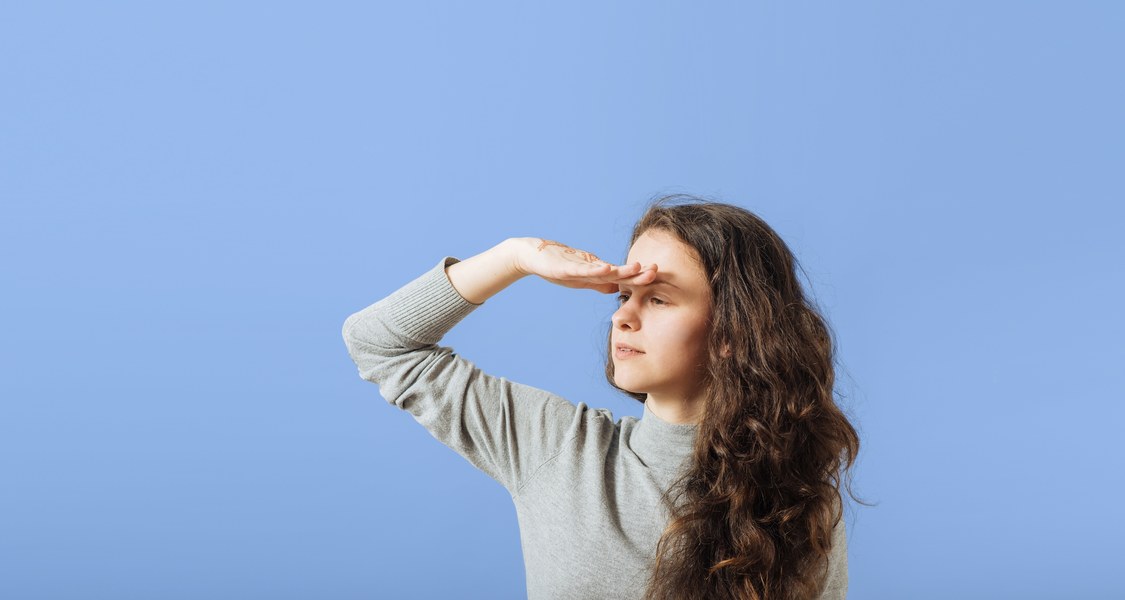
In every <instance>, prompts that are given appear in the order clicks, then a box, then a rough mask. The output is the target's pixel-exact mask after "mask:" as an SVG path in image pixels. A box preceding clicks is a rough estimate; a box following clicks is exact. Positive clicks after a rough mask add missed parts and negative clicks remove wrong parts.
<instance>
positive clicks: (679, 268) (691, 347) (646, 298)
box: [610, 229, 711, 402]
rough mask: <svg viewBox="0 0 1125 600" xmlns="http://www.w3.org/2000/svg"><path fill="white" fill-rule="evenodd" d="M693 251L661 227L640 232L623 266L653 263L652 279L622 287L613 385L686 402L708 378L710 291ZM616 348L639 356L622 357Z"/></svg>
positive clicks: (615, 317)
mask: <svg viewBox="0 0 1125 600" xmlns="http://www.w3.org/2000/svg"><path fill="white" fill-rule="evenodd" d="M695 256H696V253H695V250H694V249H693V248H691V247H690V246H687V245H686V244H684V243H683V242H681V241H680V240H679V239H678V238H676V237H675V236H674V235H673V234H671V233H668V232H666V231H664V230H660V229H650V230H648V231H646V232H644V233H643V234H641V235H640V236H639V237H638V238H637V241H636V242H634V243H633V246H632V248H630V249H629V256H628V258H627V259H626V261H625V264H632V263H633V262H636V261H639V262H640V263H641V264H642V265H645V266H647V265H649V264H652V263H656V265H657V268H656V279H655V280H654V281H653V282H652V283H650V284H645V285H632V284H621V285H620V286H619V287H620V294H621V295H619V296H618V305H619V308H618V309H617V312H615V313H614V314H613V332H612V334H611V335H610V339H611V340H612V342H613V344H612V346H611V355H612V359H613V369H614V375H613V378H614V383H615V384H616V385H617V387H620V388H622V389H624V390H627V391H630V392H634V393H642V394H648V395H649V399H650V400H653V399H655V400H657V401H658V402H665V401H671V402H690V401H692V400H694V399H695V396H696V395H697V394H698V392H699V389H700V387H701V386H702V384H703V382H704V381H705V378H706V366H705V365H706V361H707V329H708V321H709V319H710V316H711V290H710V287H709V286H708V284H707V278H706V275H705V274H704V272H703V269H702V267H701V266H700V265H699V264H698V263H696V262H695V260H694V259H693V257H695ZM619 344H628V345H630V346H633V347H634V348H637V349H638V350H641V351H642V352H643V353H640V354H631V355H626V356H622V355H621V354H620V353H619V352H618V345H619Z"/></svg>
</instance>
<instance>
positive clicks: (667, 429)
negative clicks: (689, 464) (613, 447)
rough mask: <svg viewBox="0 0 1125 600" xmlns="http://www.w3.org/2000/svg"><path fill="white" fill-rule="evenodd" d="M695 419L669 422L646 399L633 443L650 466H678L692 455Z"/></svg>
mask: <svg viewBox="0 0 1125 600" xmlns="http://www.w3.org/2000/svg"><path fill="white" fill-rule="evenodd" d="M698 429H699V426H698V425H696V424H694V423H688V424H676V423H669V422H668V421H664V420H662V419H661V418H660V417H658V416H656V414H655V413H653V412H652V411H651V410H650V409H649V406H648V403H647V402H646V403H645V405H644V414H643V415H641V418H640V420H638V421H637V424H636V425H635V427H634V429H633V435H632V439H631V443H630V446H631V447H632V448H633V451H634V452H635V453H636V454H637V456H638V457H640V459H641V460H642V461H644V462H645V464H646V465H648V466H649V467H655V468H658V469H660V470H664V471H668V470H676V469H679V468H680V467H681V466H683V464H684V462H685V461H686V460H687V459H688V458H689V457H690V456H691V451H692V445H693V444H694V443H695V433H696V431H697V430H698Z"/></svg>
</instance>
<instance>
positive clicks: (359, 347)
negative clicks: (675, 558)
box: [342, 256, 587, 497]
mask: <svg viewBox="0 0 1125 600" xmlns="http://www.w3.org/2000/svg"><path fill="white" fill-rule="evenodd" d="M457 262H460V259H457V258H454V257H451V256H446V257H445V258H443V259H442V260H441V261H440V262H439V263H438V264H437V265H436V266H434V267H433V268H432V269H430V270H429V271H427V272H426V273H424V274H422V275H421V276H419V277H418V278H416V279H414V280H413V281H411V282H409V283H407V284H406V285H404V286H402V287H401V288H399V289H398V290H396V291H394V292H392V293H391V294H390V295H389V296H387V297H385V298H383V299H382V300H379V301H378V302H375V303H374V304H372V305H370V306H368V307H367V308H364V309H363V310H361V311H359V312H357V313H355V314H353V315H351V316H349V317H348V318H347V319H346V320H345V321H344V326H343V330H342V333H343V337H344V343H345V345H346V346H347V349H348V354H349V355H350V356H351V358H352V360H353V361H354V362H355V364H356V367H357V368H358V370H359V375H360V377H361V378H363V379H365V380H367V381H370V382H372V383H375V384H377V385H378V386H379V392H380V393H381V394H382V396H383V398H384V399H386V401H387V402H388V403H389V404H392V405H394V406H396V407H398V408H400V409H402V410H405V411H407V412H409V413H410V414H411V415H413V417H414V419H415V420H416V421H417V422H418V423H419V424H421V425H422V426H423V427H425V428H426V429H427V430H428V431H429V432H430V434H431V435H433V437H434V438H436V439H437V440H439V441H440V442H442V443H443V444H445V445H446V446H448V447H449V448H451V449H452V450H454V451H456V452H457V453H458V454H460V455H461V456H462V457H464V458H465V459H466V460H468V461H469V462H470V463H472V464H473V465H474V466H475V467H476V468H478V469H480V470H481V471H483V472H484V473H485V474H487V475H488V476H490V477H492V478H493V479H495V480H496V481H498V482H499V483H500V484H501V485H503V486H504V487H505V488H507V489H508V491H509V493H511V495H512V496H513V497H515V496H516V495H518V493H519V490H520V488H522V487H523V485H524V484H525V483H526V482H527V481H528V480H529V479H530V478H531V477H533V476H534V475H535V473H536V471H537V469H538V467H540V466H542V465H543V464H545V463H546V462H547V461H549V460H550V459H551V458H553V457H554V456H555V455H557V454H558V453H559V452H561V451H562V450H563V449H564V448H565V447H566V444H567V443H568V442H569V441H570V440H572V439H573V438H575V437H576V436H577V435H578V434H579V433H581V431H582V428H583V427H584V426H585V419H586V413H587V407H586V404H585V403H579V404H578V405H577V406H575V405H574V404H572V403H571V402H570V401H568V400H566V399H564V398H562V397H560V396H557V395H555V394H552V393H550V392H547V391H544V390H541V389H538V388H534V387H531V386H528V385H523V384H520V383H516V382H514V381H510V380H508V379H507V378H505V377H494V376H492V375H489V374H487V373H484V372H483V371H481V370H480V369H478V368H477V367H476V366H475V365H474V364H473V363H472V362H471V361H469V360H467V359H465V358H464V357H462V356H459V355H458V354H457V353H456V352H454V350H453V349H452V348H449V347H447V346H440V345H438V344H437V343H438V342H439V341H440V340H441V339H442V337H443V336H444V335H445V334H446V333H447V332H448V331H449V330H450V329H452V328H453V326H454V325H456V324H457V323H459V322H460V321H461V320H462V319H464V318H465V317H466V316H468V314H469V313H471V312H473V311H474V310H476V309H477V307H480V306H483V304H474V303H471V302H469V301H468V300H466V299H465V298H464V297H462V296H461V294H460V293H458V292H457V289H456V288H454V287H453V284H452V283H451V282H450V281H449V277H448V275H447V274H446V272H445V268H446V267H447V266H449V265H452V264H455V263H457Z"/></svg>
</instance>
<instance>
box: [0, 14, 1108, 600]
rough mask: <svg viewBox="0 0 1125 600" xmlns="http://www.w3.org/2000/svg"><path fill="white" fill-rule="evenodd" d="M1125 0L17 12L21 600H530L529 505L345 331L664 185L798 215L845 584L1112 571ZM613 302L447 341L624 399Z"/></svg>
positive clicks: (4, 563)
mask: <svg viewBox="0 0 1125 600" xmlns="http://www.w3.org/2000/svg"><path fill="white" fill-rule="evenodd" d="M1123 31H1125V8H1123V7H1122V5H1121V4H1120V3H1117V2H1109V1H1107V2H1082V1H1068V2H1015V1H1010V2H988V1H978V2H966V1H962V2H890V1H887V2H851V3H847V4H844V3H808V2H785V3H770V4H765V3H750V2H727V3H719V2H715V3H698V2H683V3H673V2H659V3H654V2H566V3H553V4H547V3H524V2H502V3H501V2H473V3H470V2H416V3H407V2H402V3H381V4H380V3H360V2H352V3H342V2H316V3H313V2H305V3H293V2H254V3H251V2H241V3H231V2H199V1H195V0H193V1H192V2H164V3H142V2H131V3H122V2H99V3H93V2H90V3H78V2H74V3H50V2H36V3H32V2H25V3H7V4H5V5H4V7H3V9H0V198H2V204H0V206H2V214H0V251H2V252H3V257H4V258H3V260H2V261H0V264H2V265H3V295H2V302H3V311H2V313H0V315H2V316H0V319H2V326H3V331H2V334H3V335H0V359H2V364H3V377H2V379H0V395H2V398H3V399H2V405H0V597H3V598H13V599H28V600H31V599H63V598H66V599H79V598H81V599H88V598H114V599H151V598H160V599H189V598H191V599H195V598H209V599H224V598H230V599H247V598H270V599H302V598H333V599H336V598H339V599H353V598H354V599H358V598H454V597H472V598H519V597H523V595H524V593H525V582H526V580H525V577H524V571H523V562H522V555H521V549H520V539H519V529H518V524H517V521H516V516H515V511H514V508H513V505H512V502H511V498H510V497H509V496H508V494H507V492H506V491H505V490H504V489H503V488H502V487H501V486H500V485H499V484H498V483H496V482H495V481H493V480H492V479H490V478H488V476H486V475H485V474H484V473H482V472H480V471H477V470H476V469H474V468H473V467H472V466H471V465H470V464H469V463H468V462H467V461H465V460H464V459H463V458H461V457H460V456H458V455H457V454H455V453H454V452H453V451H452V450H450V449H449V448H447V447H445V446H443V445H441V444H440V443H439V442H437V441H436V440H435V439H433V438H432V437H431V436H430V435H429V434H428V433H427V432H426V431H425V430H424V429H422V427H421V426H420V425H418V424H417V423H415V422H414V421H413V420H412V419H411V418H410V416H409V414H407V413H405V412H401V411H399V410H397V409H396V408H394V407H393V406H391V405H389V404H388V403H387V402H386V401H385V400H384V399H383V398H382V397H381V396H380V395H379V391H378V387H377V386H375V385H373V384H371V383H368V382H365V381H363V380H361V379H360V378H359V377H358V373H357V370H356V367H355V365H354V364H353V363H352V362H351V360H350V358H349V357H348V355H347V352H346V349H345V346H344V343H343V340H342V338H341V333H340V330H341V326H342V325H343V322H344V319H345V318H346V317H347V316H348V315H350V314H352V313H353V312H356V311H358V310H360V309H362V308H364V307H365V306H367V305H369V304H371V303H373V302H375V301H376V300H378V299H380V298H382V297H384V296H385V295H387V294H389V293H390V292H392V291H394V290H395V289H397V288H398V287H399V286H401V285H403V284H405V283H406V282H407V281H409V280H411V279H413V278H414V277H416V276H418V275H420V274H421V273H423V272H424V271H425V270H427V269H429V268H431V267H433V265H435V264H436V263H437V261H438V260H440V259H441V257H442V256H445V255H452V256H456V257H459V258H462V259H464V258H467V257H469V256H471V255H473V254H476V253H478V252H481V251H483V250H485V249H487V248H489V247H491V246H493V245H494V244H496V243H498V242H500V241H501V240H502V239H504V238H506V237H511V236H538V237H546V238H549V239H556V240H561V241H564V242H566V243H569V244H570V245H572V246H575V247H579V248H582V249H585V250H589V251H591V252H594V253H596V254H598V255H599V256H601V257H603V258H605V259H607V260H611V261H614V262H620V261H622V260H623V259H624V257H625V255H626V252H627V247H626V243H627V238H628V234H629V230H630V228H631V226H632V223H633V221H634V220H635V219H636V218H637V217H638V216H639V214H640V210H641V208H642V206H643V205H644V203H645V201H647V200H648V199H649V198H651V197H653V196H656V195H659V194H665V193H674V192H683V193H692V194H697V195H700V196H703V197H707V198H710V199H713V200H720V201H726V202H732V203H735V204H739V205H741V206H744V207H746V208H748V209H750V210H753V211H754V212H756V213H758V214H759V215H761V216H762V217H763V218H765V219H766V220H767V221H768V222H769V223H770V224H771V225H773V227H774V228H775V229H776V230H777V231H778V232H779V233H780V234H781V235H782V236H783V237H784V239H785V240H786V241H787V242H788V243H789V244H790V246H791V248H792V249H793V251H794V253H795V254H796V255H797V257H798V259H799V260H800V261H801V264H802V265H803V267H804V268H805V270H806V273H807V275H808V281H807V285H808V289H809V292H810V294H812V296H813V297H814V298H815V299H816V301H817V302H818V303H819V305H820V306H821V308H822V310H823V312H824V314H825V316H826V318H827V319H828V321H829V322H830V324H831V325H832V327H833V329H834V331H835V333H836V335H837V343H838V350H839V355H838V358H839V368H838V371H837V383H838V386H837V387H838V392H839V394H840V403H841V405H842V406H843V408H844V409H845V412H846V413H847V414H848V415H849V416H851V417H852V418H853V422H854V423H855V425H856V427H857V429H858V430H859V432H860V435H861V440H862V444H863V446H862V449H861V451H860V456H859V462H858V464H857V466H856V469H855V472H854V473H855V479H854V489H855V491H856V493H857V494H859V495H860V496H861V497H862V498H863V499H865V500H867V501H869V502H872V503H875V504H876V506H874V507H863V506H859V505H856V504H849V507H848V510H847V512H846V518H847V526H848V538H849V564H850V577H851V588H850V597H851V598H857V599H865V598H875V599H882V598H889V599H893V598H911V599H930V598H933V599H945V598H966V599H975V598H982V599H983V598H1021V599H1046V598H1083V599H1086V598H1122V597H1125V583H1123V582H1122V579H1121V578H1120V575H1119V573H1118V570H1119V568H1120V560H1121V555H1122V551H1121V548H1120V547H1119V541H1120V540H1121V538H1122V534H1123V533H1125V517H1123V516H1122V511H1121V508H1120V504H1121V497H1122V492H1123V491H1125V485H1123V478H1122V473H1125V453H1123V452H1122V451H1121V449H1120V445H1119V444H1118V443H1117V442H1114V441H1113V440H1115V439H1117V438H1118V436H1119V435H1120V432H1121V430H1122V426H1123V425H1125V418H1123V417H1125V410H1123V408H1122V400H1123V399H1125V385H1123V383H1122V376H1121V375H1122V366H1121V365H1122V362H1123V359H1125V342H1123V340H1125V319H1123V317H1122V306H1125V298H1123V291H1125V282H1123V280H1125V277H1123V269H1122V259H1123V258H1125V242H1123V241H1122V240H1123V236H1122V234H1121V232H1120V227H1121V225H1122V219H1123V217H1125V209H1123V208H1122V201H1123V200H1125V177H1123V173H1125V111H1123V110H1122V108H1123V107H1125V79H1123V77H1122V63H1121V58H1122V56H1125V35H1123ZM613 310H614V300H613V297H612V296H610V295H600V294H598V293H596V292H593V291H589V290H571V289H566V288H562V287H559V286H554V285H551V284H549V283H547V282H545V281H543V280H540V279H535V278H529V279H525V280H523V281H520V282H519V283H517V284H516V285H514V286H512V287H511V288H509V289H508V290H506V291H504V292H503V293H501V294H500V295H498V296H496V297H494V298H493V299H491V300H489V301H488V303H487V305H486V306H484V307H482V308H481V309H478V310H477V311H476V312H475V313H474V314H472V315H470V316H469V317H468V318H467V319H466V320H465V321H463V322H462V323H461V324H459V325H458V326H457V327H456V328H455V329H454V330H453V331H452V332H451V333H450V334H449V335H448V336H447V337H446V338H445V340H444V341H443V345H449V346H452V347H453V348H455V349H457V350H458V351H459V353H461V354H462V355H464V356H466V357H467V358H470V359H471V360H473V361H474V362H475V363H476V364H477V365H478V366H480V367H481V368H483V369H485V370H486V371H488V372H490V373H492V374H495V375H503V376H506V377H508V378H510V379H513V380H516V381H519V382H522V383H526V384H529V385H533V386H536V387H540V388H544V389H548V390H551V391H553V392H556V393H559V394H561V395H563V396H565V397H567V398H568V399H569V400H571V401H572V402H575V403H577V402H579V401H583V402H586V403H587V404H588V405H591V406H594V407H604V408H608V409H610V410H612V411H613V413H614V414H615V416H617V417H621V416H626V415H632V416H639V415H640V414H641V408H642V407H641V405H640V404H638V403H637V402H636V401H634V400H632V399H630V398H628V397H625V396H622V395H619V394H617V393H616V392H614V391H613V390H612V389H611V388H610V387H609V386H608V385H607V384H606V383H605V381H604V378H603V375H602V367H603V361H604V357H603V355H602V352H603V350H602V345H603V341H604V335H605V331H606V328H607V327H608V326H609V317H610V315H611V313H612V311H613Z"/></svg>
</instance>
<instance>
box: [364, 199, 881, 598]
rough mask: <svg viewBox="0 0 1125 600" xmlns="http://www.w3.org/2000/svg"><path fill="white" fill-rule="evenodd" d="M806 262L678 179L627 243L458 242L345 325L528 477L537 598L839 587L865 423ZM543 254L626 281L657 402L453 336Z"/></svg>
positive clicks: (763, 227) (541, 261) (386, 388)
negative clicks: (607, 398)
mask: <svg viewBox="0 0 1125 600" xmlns="http://www.w3.org/2000/svg"><path fill="white" fill-rule="evenodd" d="M681 199H686V200H688V201H687V202H682V203H681V202H677V201H678V200H681ZM795 265H796V261H795V260H794V258H793V255H792V254H791V252H790V251H789V249H788V247H787V246H786V244H785V243H784V242H783V241H782V240H781V238H780V237H779V236H778V235H777V234H776V233H775V232H774V231H773V230H772V229H771V228H770V227H769V226H768V225H767V224H766V223H765V222H764V221H762V220H761V219H760V218H759V217H757V216H756V215H754V214H753V213H751V212H749V211H747V210H745V209H743V208H740V207H737V206H733V205H730V204H725V203H718V202H709V201H703V200H700V199H698V198H694V197H683V196H680V195H676V196H669V197H665V198H661V199H658V200H656V201H655V202H653V203H651V204H650V205H649V207H648V208H647V210H646V212H645V214H644V215H643V216H642V217H641V219H640V221H639V222H638V223H637V224H636V226H635V227H634V230H633V235H632V239H631V240H630V248H629V251H628V257H627V258H626V260H625V263H624V264H621V265H615V264H611V263H607V262H605V261H603V260H601V259H599V258H598V257H597V256H594V255H593V254H591V253H589V252H585V251H582V250H578V249H575V248H571V247H569V246H566V245H565V244H561V243H558V242H555V241H552V240H545V239H540V238H510V239H508V240H505V241H504V242H502V243H500V244H498V245H497V246H495V247H493V248H491V249H489V250H487V251H485V252H483V253H481V254H478V255H476V256H473V257H471V258H468V259H466V260H463V261H462V260H459V259H457V258H454V257H450V256H447V257H444V258H443V259H442V260H441V261H439V262H438V264H437V265H435V266H434V267H433V268H431V269H430V270H429V271H427V272H426V273H424V274H423V275H421V276H420V277H418V278H417V279H415V280H413V281H411V282H410V283H407V284H406V285H404V286H403V287H401V288H399V289H398V290H397V291H395V292H393V293H391V294H390V295H389V296H387V297H386V298H384V299H382V300H380V301H378V302H376V303H375V304H373V305H371V306H369V307H367V308H365V309H363V310H361V311H359V312H357V313H355V314H353V315H351V316H349V317H348V318H347V320H346V321H345V323H344V327H343V336H344V340H345V342H346V344H347V348H348V352H349V354H350V355H351V357H352V359H353V360H354V361H355V363H356V365H357V367H358V368H359V374H360V376H361V377H362V378H363V379H366V380H368V381H371V382H374V383H377V384H378V385H379V390H380V392H381V393H382V395H383V396H384V397H385V398H386V400H387V401H388V402H389V403H391V404H393V405H395V406H397V407H398V408H400V409H403V410H406V411H409V412H410V413H411V414H412V415H413V416H414V418H415V419H416V420H417V421H418V422H419V423H420V424H421V425H422V426H423V427H425V428H426V429H427V430H429V431H430V433H431V434H432V435H433V436H434V437H436V438H437V439H438V440H440V441H441V442H443V443H444V444H446V445H447V446H449V447H450V448H452V449H453V450H455V451H456V452H458V453H459V454H461V455H462V456H464V457H465V458H466V459H467V460H469V461H470V462H471V463H472V464H473V465H475V466H476V467H477V468H479V469H480V470H482V471H484V472H485V473H487V474H488V475H489V476H491V477H492V478H494V479H496V480H497V481H498V482H499V483H501V484H502V485H503V486H504V487H505V488H507V490H508V491H509V492H510V493H511V495H512V499H513V501H514V503H515V506H516V512H517V516H518V520H519V526H520V538H521V542H522V547H523V552H524V561H525V568H526V572H527V587H528V597H529V598H531V599H547V598H575V599H578V598H622V599H625V598H646V599H673V598H674V599H677V600H679V599H696V598H698V599H709V600H715V599H726V598H731V599H734V598H738V599H756V600H789V599H816V598H832V599H840V598H845V596H846V593H847V584H848V572H847V543H846V533H845V526H844V520H843V518H842V517H843V511H842V502H841V494H840V475H841V473H842V471H843V470H845V469H850V468H851V466H852V464H853V462H854V460H855V455H856V453H857V452H858V449H859V438H858V435H857V433H856V431H855V429H854V428H853V427H852V425H851V424H850V423H849V422H848V420H847V418H846V417H845V416H844V415H843V413H842V412H841V411H840V410H839V409H838V408H837V406H836V404H835V402H834V400H833V377H834V375H833V373H834V371H833V358H834V353H835V351H834V346H833V341H832V338H831V335H830V332H829V329H828V328H827V327H826V325H825V322H824V320H823V319H822V318H821V317H820V316H819V315H818V314H817V312H816V310H815V309H814V308H813V307H812V306H811V305H810V304H809V302H808V301H807V300H806V297H805V295H804V294H803V292H802V289H801V286H800V284H799V282H798V280H797V277H796V273H795ZM528 275H536V276H539V277H542V278H543V279H546V280H547V281H550V282H552V283H556V284H558V285H561V286H565V287H569V288H587V289H593V290H597V291H599V292H602V293H606V294H619V295H618V297H617V299H618V304H619V308H618V309H617V311H616V312H615V313H614V314H613V318H612V326H611V328H610V332H609V335H608V340H607V349H608V357H607V361H606V371H605V372H606V378H607V379H608V381H609V384H610V385H611V386H612V387H614V388H616V389H618V390H620V391H622V392H623V393H625V394H626V395H628V396H630V397H632V398H634V399H636V400H637V401H639V402H642V403H643V404H644V409H643V416H642V417H641V418H640V419H637V418H635V417H629V416H626V417H622V418H621V419H619V420H617V421H615V420H614V418H613V415H612V414H611V413H610V412H609V411H608V410H605V409H599V408H590V407H588V406H587V405H586V403H585V402H579V403H578V404H577V405H575V404H573V403H571V402H570V401H568V400H566V399H564V398H562V397H559V396H557V395H555V394H552V393H550V392H547V391H544V390H541V389H537V388H534V387H530V386H527V385H523V384H520V383H516V382H514V381H511V380H509V379H507V378H504V377H494V376H491V375H489V374H487V373H484V372H482V371H481V370H479V369H477V368H476V367H475V366H474V365H473V363H471V362H470V361H468V360H466V359H465V358H463V357H461V356H459V355H457V354H456V353H454V351H453V349H452V348H449V347H445V346H440V345H437V343H438V342H439V341H440V340H441V339H442V337H443V336H444V335H445V334H446V333H447V332H448V331H449V330H450V329H451V328H452V327H453V326H454V325H456V324H457V323H458V322H459V321H461V320H462V319H463V318H464V317H465V316H467V315H468V314H469V313H470V312H472V311H473V310H475V309H476V308H478V307H479V306H481V305H483V304H484V303H485V302H486V301H487V300H488V298H490V297H492V296H493V295H495V294H497V293H498V292H500V291H501V290H503V289H504V288H506V287H507V286H509V285H511V284H512V283H514V282H515V281H517V280H519V279H520V278H522V277H526V276H528ZM849 493H850V489H849Z"/></svg>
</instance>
